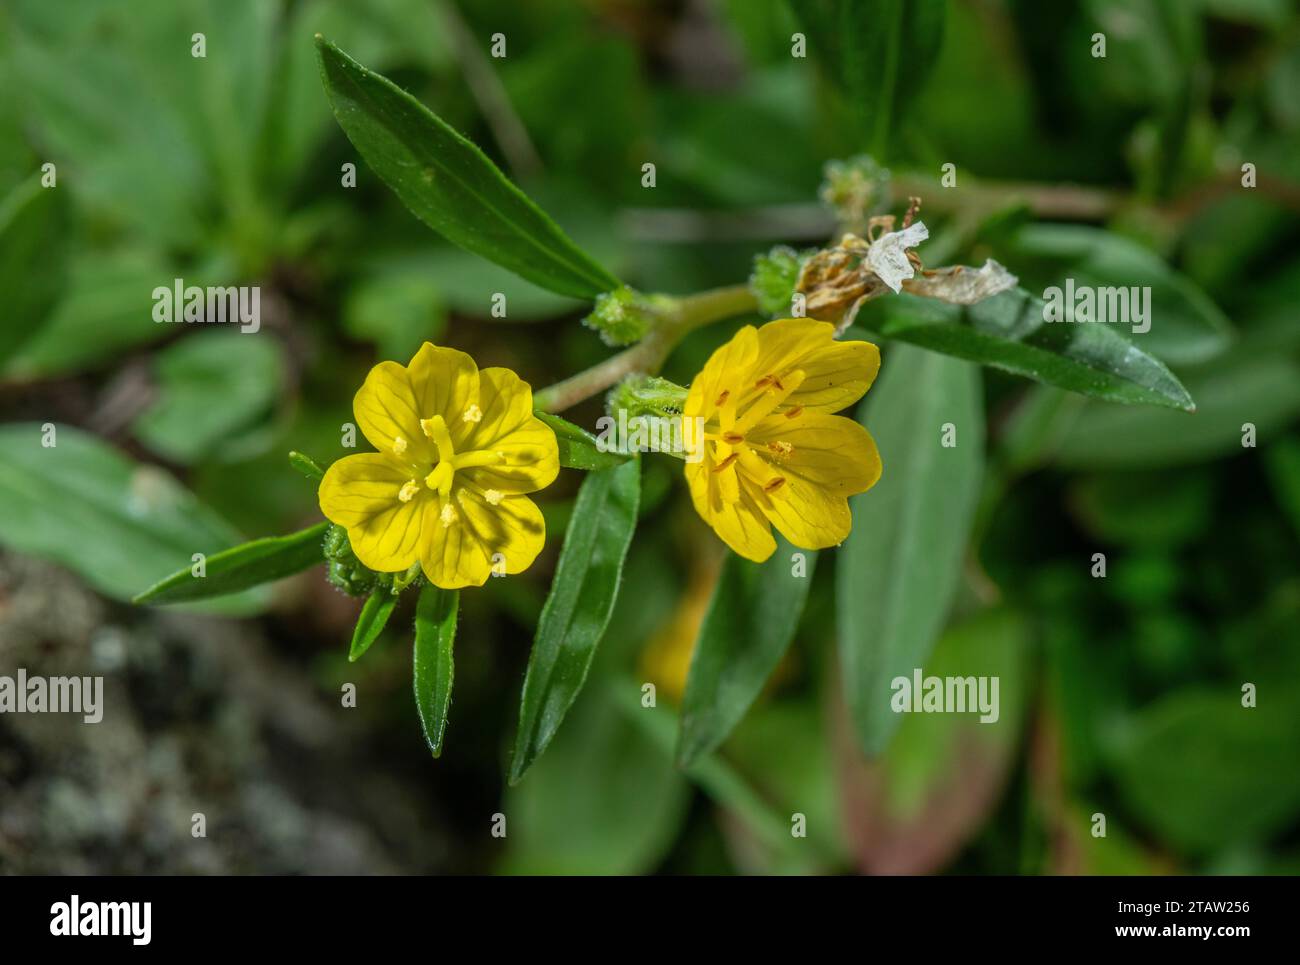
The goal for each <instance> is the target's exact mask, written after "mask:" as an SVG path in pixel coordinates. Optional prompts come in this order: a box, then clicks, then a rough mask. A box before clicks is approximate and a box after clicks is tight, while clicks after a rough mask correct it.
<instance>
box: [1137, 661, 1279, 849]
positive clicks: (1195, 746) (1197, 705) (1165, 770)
mask: <svg viewBox="0 0 1300 965" xmlns="http://www.w3.org/2000/svg"><path fill="white" fill-rule="evenodd" d="M1266 693H1267V694H1268V695H1267V696H1265V694H1266ZM1295 696H1296V694H1294V693H1288V692H1286V691H1285V690H1279V689H1278V688H1276V687H1274V688H1273V689H1272V691H1271V692H1268V691H1267V690H1266V687H1265V686H1264V685H1263V684H1262V682H1261V687H1260V702H1259V706H1258V707H1250V708H1247V707H1243V706H1242V705H1241V692H1240V690H1239V689H1238V685H1236V684H1230V685H1229V686H1228V687H1227V688H1225V689H1224V690H1222V691H1218V692H1188V691H1184V692H1181V693H1176V694H1173V695H1171V696H1168V697H1165V698H1162V699H1160V700H1158V701H1156V702H1155V703H1154V704H1151V705H1149V706H1147V707H1144V708H1143V709H1142V710H1141V711H1139V712H1137V713H1136V714H1134V715H1133V717H1132V718H1131V719H1130V720H1129V721H1127V722H1126V724H1125V725H1124V726H1123V727H1122V728H1120V729H1119V730H1118V731H1116V732H1115V733H1114V734H1113V735H1112V745H1113V746H1112V754H1113V755H1114V760H1115V765H1116V769H1115V775H1116V779H1117V783H1118V786H1119V790H1120V793H1121V795H1122V796H1123V797H1124V799H1125V800H1126V801H1127V802H1128V805H1129V807H1131V808H1132V809H1133V811H1134V812H1136V813H1137V814H1138V816H1139V817H1140V818H1141V819H1142V821H1143V823H1145V824H1146V825H1147V826H1149V827H1151V828H1153V829H1155V830H1156V831H1157V832H1158V833H1159V834H1160V836H1161V839H1162V840H1168V841H1171V842H1173V843H1174V844H1176V845H1180V846H1181V847H1183V848H1186V849H1188V850H1190V851H1197V852H1201V851H1210V850H1219V849H1222V848H1224V847H1226V846H1230V845H1233V844H1243V843H1254V842H1262V841H1264V840H1267V838H1268V837H1269V836H1271V835H1272V834H1274V833H1277V832H1280V831H1281V830H1282V829H1284V828H1286V827H1287V826H1288V825H1290V824H1291V823H1292V822H1293V821H1294V818H1295V813H1296V809H1297V808H1300V769H1298V768H1297V767H1296V766H1295V762H1296V759H1297V757H1300V718H1298V717H1297V716H1296V714H1295V704H1294V698H1295Z"/></svg>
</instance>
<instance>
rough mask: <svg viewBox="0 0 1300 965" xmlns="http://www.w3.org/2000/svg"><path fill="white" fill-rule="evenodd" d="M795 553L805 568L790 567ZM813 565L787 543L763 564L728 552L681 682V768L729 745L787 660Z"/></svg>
mask: <svg viewBox="0 0 1300 965" xmlns="http://www.w3.org/2000/svg"><path fill="white" fill-rule="evenodd" d="M795 552H800V554H801V555H802V556H803V557H804V560H803V565H802V566H796V565H795V562H792V560H793V554H794V553H795ZM816 561H817V554H816V553H815V552H812V551H808V550H803V551H796V550H795V549H794V547H793V546H791V545H790V544H789V543H788V542H786V541H785V540H784V539H778V540H777V547H776V552H774V553H773V554H772V555H771V557H769V558H768V560H767V561H766V562H764V563H751V562H750V561H748V560H745V559H742V558H741V557H739V556H736V555H735V554H734V553H728V554H727V559H726V561H725V562H724V563H723V564H722V574H721V576H720V577H719V578H718V585H717V587H716V588H715V589H714V591H713V599H712V600H711V601H710V603H709V610H708V612H707V613H706V614H705V616H704V623H703V624H702V625H701V627H700V636H699V639H698V640H697V641H696V644H695V653H694V655H693V656H692V658H691V670H690V676H689V677H688V678H687V681H686V694H685V696H684V698H683V700H682V729H681V734H680V736H679V737H678V742H677V760H678V763H679V764H681V765H682V766H687V765H689V764H691V763H692V762H694V761H696V760H698V759H699V758H700V757H703V756H704V755H705V754H707V753H709V752H710V751H711V750H713V749H714V748H715V747H717V746H718V745H719V744H721V743H722V742H723V741H724V740H725V739H726V737H727V735H728V734H730V733H731V730H732V728H734V727H735V726H736V724H738V723H739V722H740V719H741V718H742V717H743V716H744V715H745V711H747V710H748V709H749V706H750V704H752V703H753V702H754V699H755V698H756V697H758V695H759V693H760V692H761V691H762V689H763V684H764V683H766V682H767V678H768V677H770V676H771V675H772V671H774V670H775V669H776V667H777V664H779V663H780V662H781V658H782V657H783V656H785V652H786V650H787V649H789V647H790V641H791V640H793V639H794V632H795V629H796V628H797V627H798V625H799V617H800V615H801V614H802V613H803V606H804V601H805V600H806V599H807V597H808V587H809V585H810V584H811V583H812V571H813V564H814V563H816ZM796 562H797V561H796Z"/></svg>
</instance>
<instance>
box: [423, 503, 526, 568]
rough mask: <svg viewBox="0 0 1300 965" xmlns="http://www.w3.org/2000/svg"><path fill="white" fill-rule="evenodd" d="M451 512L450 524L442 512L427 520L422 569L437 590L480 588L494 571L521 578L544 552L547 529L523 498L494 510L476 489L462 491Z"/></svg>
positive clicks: (494, 506) (498, 505)
mask: <svg viewBox="0 0 1300 965" xmlns="http://www.w3.org/2000/svg"><path fill="white" fill-rule="evenodd" d="M450 506H451V508H452V510H453V511H454V514H455V515H454V516H451V518H450V519H448V518H447V516H444V515H443V514H444V513H445V512H446V510H445V509H444V508H443V507H441V506H440V507H439V513H438V515H437V516H435V515H434V514H433V513H432V512H431V513H430V514H429V515H428V516H427V526H428V529H427V531H426V534H425V536H426V539H425V541H424V545H423V547H422V551H421V556H420V566H421V568H422V569H423V570H424V575H425V576H427V577H428V578H429V580H430V581H431V582H432V583H433V584H434V585H435V586H439V587H442V588H443V589H446V590H452V589H457V588H459V587H463V586H482V585H483V584H484V583H486V582H487V580H488V577H489V576H491V574H492V570H493V567H494V566H498V567H499V570H498V572H503V573H520V572H522V571H523V570H526V569H527V568H528V567H529V566H530V565H531V564H532V562H533V560H534V559H536V558H537V554H538V553H540V552H541V550H542V545H543V543H544V542H545V540H546V524H545V522H544V521H543V519H542V513H541V510H539V509H538V508H537V506H536V504H535V503H533V501H532V500H531V499H529V498H528V497H526V496H504V497H503V498H501V499H500V500H499V501H498V502H496V503H495V504H493V503H491V502H489V501H488V499H487V498H486V496H485V494H484V493H483V491H482V490H480V489H478V488H477V487H476V486H473V485H464V486H460V487H458V488H457V489H456V491H455V492H454V493H453V496H452V499H451V502H450ZM498 554H499V555H498Z"/></svg>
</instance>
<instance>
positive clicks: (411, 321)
mask: <svg viewBox="0 0 1300 965" xmlns="http://www.w3.org/2000/svg"><path fill="white" fill-rule="evenodd" d="M488 290H490V291H495V290H496V289H488ZM485 304H486V303H485ZM512 307H513V306H512ZM343 327H344V329H345V330H346V331H347V333H348V334H349V335H351V336H352V337H353V338H357V339H362V340H365V341H370V342H374V343H375V346H376V348H377V349H378V352H379V356H380V358H384V359H392V360H395V361H400V362H403V363H405V361H406V360H407V359H409V358H411V356H413V355H414V354H415V353H416V351H417V350H418V349H419V347H420V345H421V344H422V343H423V342H425V341H430V342H437V341H439V340H440V339H441V337H442V333H443V332H444V331H445V330H446V328H447V307H446V304H445V300H444V298H443V295H442V289H441V286H440V285H439V284H438V282H437V280H436V279H435V278H431V277H429V275H428V274H427V273H425V272H414V271H403V270H393V269H389V270H387V271H377V272H375V273H374V274H373V275H370V276H368V277H366V278H364V279H361V280H358V281H357V283H356V284H354V285H353V286H352V289H351V290H350V291H349V293H348V297H347V301H346V302H345V303H344V305H343Z"/></svg>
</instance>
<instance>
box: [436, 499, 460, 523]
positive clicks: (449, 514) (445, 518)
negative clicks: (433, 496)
mask: <svg viewBox="0 0 1300 965" xmlns="http://www.w3.org/2000/svg"><path fill="white" fill-rule="evenodd" d="M438 518H439V519H440V520H442V525H443V527H444V528H446V527H448V526H450V525H451V524H452V523H454V522H456V520H458V519H460V516H458V515H457V514H456V507H455V506H453V505H452V504H451V503H443V505H442V512H441V513H439V514H438Z"/></svg>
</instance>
